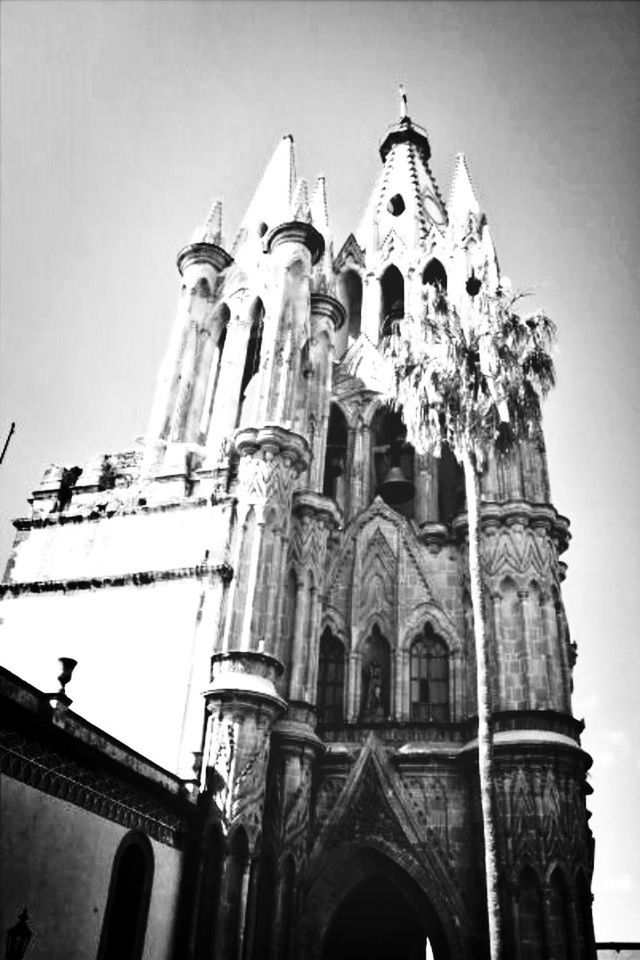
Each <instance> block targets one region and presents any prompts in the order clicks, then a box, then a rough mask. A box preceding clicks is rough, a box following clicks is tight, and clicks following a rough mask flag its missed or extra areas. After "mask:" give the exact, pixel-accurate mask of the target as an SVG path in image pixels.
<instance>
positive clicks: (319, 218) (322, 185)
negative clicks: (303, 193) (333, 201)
mask: <svg viewBox="0 0 640 960" xmlns="http://www.w3.org/2000/svg"><path fill="white" fill-rule="evenodd" d="M309 208H310V210H311V222H312V223H313V225H314V226H315V227H317V228H318V230H320V232H321V233H323V232H325V233H326V232H328V230H329V207H328V205H327V182H326V180H325V178H324V177H323V176H322V175H321V176H319V177H318V179H317V180H316V186H315V189H314V191H313V194H312V196H311V202H310V204H309Z"/></svg>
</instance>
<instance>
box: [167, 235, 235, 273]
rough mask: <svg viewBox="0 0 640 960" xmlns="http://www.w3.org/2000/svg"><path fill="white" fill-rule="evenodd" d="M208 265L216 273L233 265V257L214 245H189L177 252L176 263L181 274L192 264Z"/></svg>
mask: <svg viewBox="0 0 640 960" xmlns="http://www.w3.org/2000/svg"><path fill="white" fill-rule="evenodd" d="M203 261H204V262H205V263H210V264H211V266H212V267H213V268H214V270H215V271H216V272H217V273H220V271H221V270H225V269H226V268H227V267H229V266H230V265H231V264H232V263H233V257H232V256H231V255H230V254H229V253H227V251H226V250H223V248H222V247H219V246H218V245H217V244H215V243H189V244H187V246H186V247H183V248H182V250H180V251H179V253H178V256H177V259H176V263H177V266H178V270H179V271H180V273H181V274H183V273H184V271H185V269H186V267H188V266H190V265H191V264H192V263H202V262H203Z"/></svg>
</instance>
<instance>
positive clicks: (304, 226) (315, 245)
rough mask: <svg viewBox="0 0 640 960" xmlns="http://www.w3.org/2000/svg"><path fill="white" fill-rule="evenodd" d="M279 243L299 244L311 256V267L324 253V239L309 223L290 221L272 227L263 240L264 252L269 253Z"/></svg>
mask: <svg viewBox="0 0 640 960" xmlns="http://www.w3.org/2000/svg"><path fill="white" fill-rule="evenodd" d="M281 243H300V244H302V245H303V246H305V247H306V248H307V250H308V251H309V253H310V254H311V265H312V266H315V264H316V263H318V261H319V260H320V257H321V256H322V254H323V253H324V247H325V243H324V237H323V236H322V234H321V233H319V232H318V231H317V230H316V228H315V227H313V226H312V225H311V224H310V223H303V222H302V221H300V220H292V221H290V222H289V223H281V224H279V225H278V226H277V227H273V228H272V229H271V230H270V231H269V232H268V233H267V235H266V236H265V238H264V252H265V253H271V251H272V250H273V249H274V248H275V247H277V246H279V244H281Z"/></svg>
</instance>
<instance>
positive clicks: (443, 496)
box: [438, 446, 465, 523]
mask: <svg viewBox="0 0 640 960" xmlns="http://www.w3.org/2000/svg"><path fill="white" fill-rule="evenodd" d="M464 508H465V494H464V473H463V470H462V467H461V466H460V464H459V463H458V461H457V460H456V458H455V457H454V455H453V453H452V451H451V450H450V448H449V447H447V446H443V448H442V451H441V453H440V460H439V461H438V515H439V518H440V523H451V520H452V519H453V518H454V517H455V516H456V514H458V513H461V512H462V511H463V510H464Z"/></svg>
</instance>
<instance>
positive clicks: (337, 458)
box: [322, 403, 347, 508]
mask: <svg viewBox="0 0 640 960" xmlns="http://www.w3.org/2000/svg"><path fill="white" fill-rule="evenodd" d="M346 466H347V421H346V419H345V415H344V414H343V412H342V410H341V409H340V407H338V406H337V405H336V404H335V403H332V404H331V411H330V413H329V429H328V431H327V450H326V454H325V461H324V479H323V481H322V492H323V493H324V495H325V497H331V498H332V500H337V501H338V503H339V506H341V507H343V508H344V503H343V502H341V501H342V500H344V497H343V496H340V497H339V496H338V494H339V492H340V493H342V492H343V491H344V480H343V479H341V478H343V477H344V473H345V470H346Z"/></svg>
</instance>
